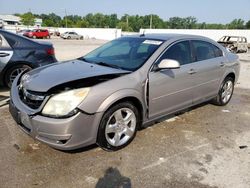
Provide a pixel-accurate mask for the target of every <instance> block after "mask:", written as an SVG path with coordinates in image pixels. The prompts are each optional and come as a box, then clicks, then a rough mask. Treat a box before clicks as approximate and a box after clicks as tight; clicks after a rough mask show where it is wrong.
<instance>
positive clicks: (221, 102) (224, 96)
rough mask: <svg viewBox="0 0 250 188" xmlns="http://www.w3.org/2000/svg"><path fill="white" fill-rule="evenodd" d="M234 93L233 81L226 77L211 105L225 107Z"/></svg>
mask: <svg viewBox="0 0 250 188" xmlns="http://www.w3.org/2000/svg"><path fill="white" fill-rule="evenodd" d="M233 91H234V79H233V78H231V77H226V78H225V80H224V81H223V82H222V84H221V87H220V91H219V93H218V95H217V97H215V98H214V99H213V101H212V102H213V103H214V104H215V105H218V106H225V105H226V104H227V103H228V102H229V101H230V100H231V98H232V95H233Z"/></svg>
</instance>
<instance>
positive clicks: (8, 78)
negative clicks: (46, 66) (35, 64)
mask: <svg viewBox="0 0 250 188" xmlns="http://www.w3.org/2000/svg"><path fill="white" fill-rule="evenodd" d="M31 69H32V68H31V67H30V66H28V65H16V66H13V67H11V68H9V69H8V70H7V71H6V74H5V84H6V85H7V86H8V87H9V88H11V85H12V83H13V81H14V80H15V78H16V77H17V76H18V75H19V74H20V73H22V72H23V71H27V70H28V71H30V70H31Z"/></svg>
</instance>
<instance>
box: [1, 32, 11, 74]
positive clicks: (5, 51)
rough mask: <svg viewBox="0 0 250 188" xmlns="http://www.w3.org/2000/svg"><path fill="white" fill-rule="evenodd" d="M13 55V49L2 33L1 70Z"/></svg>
mask: <svg viewBox="0 0 250 188" xmlns="http://www.w3.org/2000/svg"><path fill="white" fill-rule="evenodd" d="M12 55H13V50H12V48H11V47H10V45H9V44H8V42H7V40H6V39H5V38H4V37H3V35H1V34H0V72H1V71H2V70H3V69H4V67H5V66H6V65H7V63H8V62H9V61H10V59H11V57H12Z"/></svg>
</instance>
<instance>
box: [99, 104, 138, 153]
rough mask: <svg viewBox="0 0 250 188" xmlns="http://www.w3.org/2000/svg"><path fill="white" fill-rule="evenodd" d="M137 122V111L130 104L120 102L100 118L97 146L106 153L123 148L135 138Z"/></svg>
mask: <svg viewBox="0 0 250 188" xmlns="http://www.w3.org/2000/svg"><path fill="white" fill-rule="evenodd" d="M127 118H128V120H126V119H127ZM139 122H140V117H139V112H138V109H137V108H136V107H135V106H134V105H133V104H132V103H130V102H122V103H118V104H116V105H114V106H112V107H111V108H109V109H108V110H107V111H106V112H105V113H104V115H103V117H102V120H101V123H100V126H99V130H98V135H97V144H98V145H99V146H100V147H101V148H102V149H104V150H107V151H117V150H119V149H122V148H124V147H125V146H127V145H128V144H129V143H130V142H132V140H133V139H134V138H135V136H136V132H137V128H138V127H139Z"/></svg>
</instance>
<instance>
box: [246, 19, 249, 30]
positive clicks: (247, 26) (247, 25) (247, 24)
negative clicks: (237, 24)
mask: <svg viewBox="0 0 250 188" xmlns="http://www.w3.org/2000/svg"><path fill="white" fill-rule="evenodd" d="M246 28H247V29H250V20H249V21H248V22H247V23H246Z"/></svg>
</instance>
